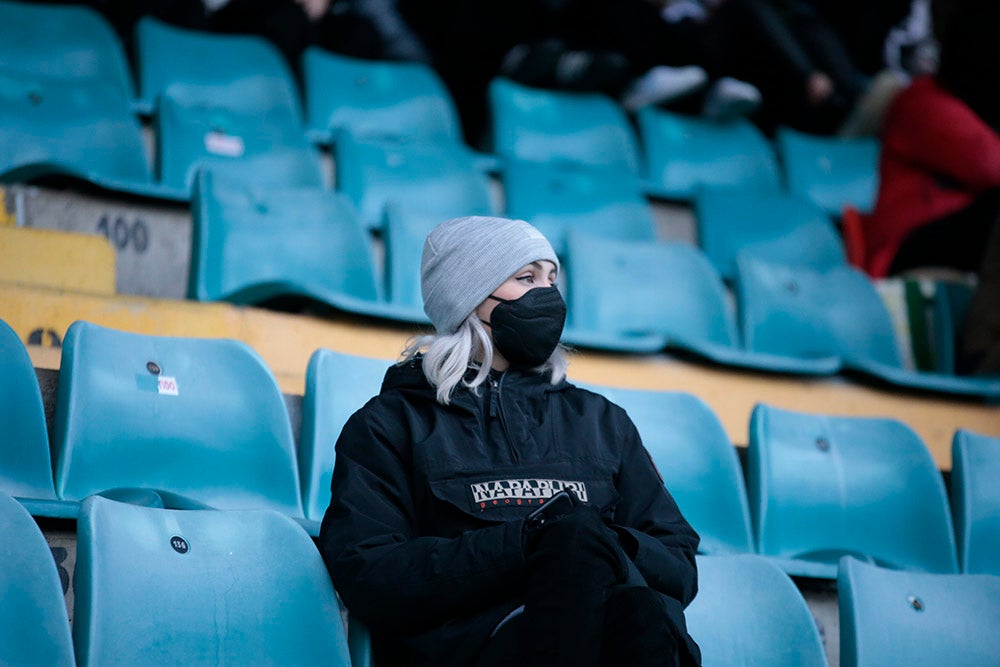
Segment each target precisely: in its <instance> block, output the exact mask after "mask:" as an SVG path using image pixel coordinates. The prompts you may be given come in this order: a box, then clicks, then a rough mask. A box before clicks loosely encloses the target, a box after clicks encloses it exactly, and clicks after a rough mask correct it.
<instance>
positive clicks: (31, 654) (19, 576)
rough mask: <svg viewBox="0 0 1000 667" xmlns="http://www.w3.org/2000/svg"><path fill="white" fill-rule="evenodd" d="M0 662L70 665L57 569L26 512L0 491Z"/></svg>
mask: <svg viewBox="0 0 1000 667" xmlns="http://www.w3.org/2000/svg"><path fill="white" fill-rule="evenodd" d="M0 535H3V540H2V541H0V591H3V604H2V605H0V664H4V665H26V666H37V667H48V666H49V665H53V666H55V665H60V666H61V665H65V666H67V667H72V665H73V664H74V660H73V640H72V637H71V636H70V628H69V616H68V614H67V613H66V600H65V598H64V597H63V591H62V584H61V583H60V581H59V572H58V571H57V569H56V563H55V560H54V559H53V558H52V552H51V551H50V550H49V545H48V543H46V541H45V536H44V535H42V531H41V530H39V528H38V526H37V525H36V524H35V521H34V520H33V519H32V518H31V515H30V514H28V511H27V510H26V509H24V507H22V506H21V504H20V503H18V502H17V501H16V500H14V499H13V498H11V497H10V496H9V495H7V494H6V493H4V492H2V491H0Z"/></svg>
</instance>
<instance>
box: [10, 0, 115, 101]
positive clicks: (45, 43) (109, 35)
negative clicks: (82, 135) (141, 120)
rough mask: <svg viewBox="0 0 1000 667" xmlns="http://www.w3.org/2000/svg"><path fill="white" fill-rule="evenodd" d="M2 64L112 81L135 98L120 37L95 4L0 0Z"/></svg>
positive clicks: (59, 76)
mask: <svg viewBox="0 0 1000 667" xmlns="http://www.w3.org/2000/svg"><path fill="white" fill-rule="evenodd" d="M0 63H3V69H4V70H6V71H7V72H9V73H18V74H22V75H28V76H30V77H40V78H46V79H54V80H60V81H68V80H77V81H79V82H82V83H100V84H107V85H109V86H110V87H111V88H112V89H115V90H117V91H119V92H120V93H121V95H122V96H124V97H125V98H127V99H129V100H131V99H132V98H133V97H135V93H134V87H133V85H132V74H131V72H130V70H129V65H128V61H127V60H126V58H125V51H124V49H122V46H121V43H120V42H119V40H118V36H117V35H116V34H115V32H114V30H113V29H112V28H111V26H110V25H108V22H107V21H106V20H105V19H104V17H103V16H101V15H100V14H98V13H97V12H96V11H94V10H93V9H91V8H90V7H85V6H82V5H62V6H60V5H47V4H42V3H36V2H31V3H29V2H9V1H8V0H0Z"/></svg>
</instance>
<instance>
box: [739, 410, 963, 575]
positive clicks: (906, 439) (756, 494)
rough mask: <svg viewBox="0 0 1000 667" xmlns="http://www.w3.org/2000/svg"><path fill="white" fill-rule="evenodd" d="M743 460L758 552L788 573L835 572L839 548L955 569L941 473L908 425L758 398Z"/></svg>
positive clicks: (893, 562)
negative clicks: (799, 409)
mask: <svg viewBox="0 0 1000 667" xmlns="http://www.w3.org/2000/svg"><path fill="white" fill-rule="evenodd" d="M747 459H748V465H747V492H748V496H749V500H750V512H751V515H752V516H753V521H754V530H755V533H756V536H757V549H758V552H759V553H760V554H762V555H766V556H772V557H775V558H778V559H784V560H787V561H788V564H787V568H786V569H788V570H789V571H791V572H793V573H796V574H804V575H807V576H822V577H832V576H835V575H836V567H837V562H838V560H839V559H840V557H841V556H843V555H845V554H851V555H856V556H859V557H861V558H866V559H872V560H874V561H875V562H877V563H881V564H884V565H886V566H889V567H895V568H907V569H914V570H924V571H929V572H945V573H950V572H956V571H957V569H958V561H957V558H956V556H955V536H954V533H953V530H952V522H951V515H950V511H949V509H948V498H947V495H946V494H945V488H944V481H943V479H942V477H941V473H940V471H939V470H938V469H937V467H936V466H935V465H934V459H933V458H932V457H931V454H930V452H929V451H928V450H927V447H926V446H925V445H924V443H923V441H922V440H921V439H920V437H919V436H918V435H917V434H916V433H914V431H913V430H912V429H911V428H909V427H908V426H907V425H906V424H904V423H902V422H900V421H898V420H896V419H887V418H875V417H840V416H833V415H826V414H818V413H805V412H795V411H791V410H785V409H781V408H777V407H774V406H771V405H765V404H759V405H757V406H756V407H755V408H754V410H753V413H752V415H751V418H750V443H749V448H748V450H747Z"/></svg>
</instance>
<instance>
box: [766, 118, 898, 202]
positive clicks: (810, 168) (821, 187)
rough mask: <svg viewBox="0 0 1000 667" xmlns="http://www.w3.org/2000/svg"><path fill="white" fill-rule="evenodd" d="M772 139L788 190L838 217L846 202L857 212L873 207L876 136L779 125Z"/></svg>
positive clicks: (876, 153)
mask: <svg viewBox="0 0 1000 667" xmlns="http://www.w3.org/2000/svg"><path fill="white" fill-rule="evenodd" d="M776 140H777V148H778V157H779V158H780V160H781V163H782V166H783V168H784V173H785V178H786V180H787V184H788V190H789V192H791V193H792V194H795V195H798V196H800V197H804V198H805V199H808V200H809V201H811V202H813V203H814V204H816V205H817V206H819V207H820V208H822V209H823V210H824V211H826V212H827V213H829V214H830V215H833V216H838V217H839V216H840V214H841V212H842V211H843V209H844V207H845V206H847V205H850V206H853V207H854V208H856V209H858V210H861V211H870V210H871V209H872V208H873V207H874V205H875V194H876V192H877V191H878V154H879V143H878V141H877V140H876V139H871V138H855V139H844V138H841V137H824V136H816V135H811V134H804V133H802V132H798V131H796V130H793V129H790V128H787V127H783V128H780V129H779V130H778V133H777V137H776Z"/></svg>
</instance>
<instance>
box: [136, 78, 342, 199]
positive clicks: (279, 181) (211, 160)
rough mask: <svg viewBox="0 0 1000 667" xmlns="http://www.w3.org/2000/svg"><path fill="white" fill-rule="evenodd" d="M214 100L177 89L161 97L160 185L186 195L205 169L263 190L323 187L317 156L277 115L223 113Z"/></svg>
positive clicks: (209, 95)
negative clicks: (222, 173)
mask: <svg viewBox="0 0 1000 667" xmlns="http://www.w3.org/2000/svg"><path fill="white" fill-rule="evenodd" d="M216 95H217V93H212V92H211V91H210V90H206V89H205V88H197V87H191V86H186V85H179V84H178V85H173V86H171V87H170V89H169V91H168V93H167V94H166V95H164V96H162V97H160V99H159V105H158V107H157V111H156V117H155V123H154V126H155V130H156V145H157V151H156V155H157V174H158V176H159V179H160V181H161V182H162V183H164V184H166V185H167V186H169V187H172V188H175V189H177V190H179V191H183V192H186V193H190V191H191V189H192V188H193V187H194V181H195V178H196V177H197V173H198V171H199V170H201V169H206V168H207V169H214V170H216V171H219V172H224V173H226V174H228V175H229V177H230V178H232V179H234V180H240V181H244V182H252V183H259V184H262V185H302V186H308V187H315V188H321V187H323V185H324V178H323V170H322V166H321V163H320V158H319V153H318V152H316V151H315V150H314V149H313V147H312V146H311V145H310V144H309V142H308V141H307V140H306V138H305V135H304V134H302V131H301V128H297V127H292V126H289V125H287V124H286V123H284V122H282V120H281V118H280V115H281V114H280V113H278V114H277V116H275V115H274V114H271V113H268V112H265V111H256V112H241V111H234V110H232V109H227V108H224V107H222V106H219V104H218V102H217V101H216V99H215V97H216Z"/></svg>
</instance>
